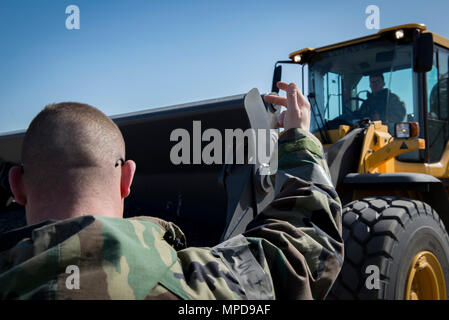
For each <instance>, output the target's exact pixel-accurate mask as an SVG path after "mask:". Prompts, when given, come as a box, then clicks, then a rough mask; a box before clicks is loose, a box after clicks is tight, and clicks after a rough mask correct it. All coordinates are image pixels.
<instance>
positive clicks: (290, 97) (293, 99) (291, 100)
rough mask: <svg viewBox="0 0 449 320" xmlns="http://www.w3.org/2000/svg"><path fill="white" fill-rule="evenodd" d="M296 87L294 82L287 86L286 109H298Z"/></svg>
mask: <svg viewBox="0 0 449 320" xmlns="http://www.w3.org/2000/svg"><path fill="white" fill-rule="evenodd" d="M298 91H299V90H298V88H297V87H296V84H294V83H293V82H292V83H290V84H289V85H288V86H287V109H288V110H291V111H293V110H297V111H299V105H298V98H299V96H298Z"/></svg>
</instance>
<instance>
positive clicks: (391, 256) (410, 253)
mask: <svg viewBox="0 0 449 320" xmlns="http://www.w3.org/2000/svg"><path fill="white" fill-rule="evenodd" d="M343 239H344V243H345V261H344V264H343V268H342V270H341V272H340V274H339V276H338V278H337V280H336V282H335V284H334V285H333V287H332V289H331V291H330V293H329V295H328V299H330V300H333V299H335V300H359V299H361V300H397V299H399V300H402V299H404V298H405V287H406V281H407V276H408V272H409V269H410V266H411V263H412V261H413V258H414V257H415V256H416V255H417V253H418V252H421V251H425V250H427V251H430V252H432V253H433V254H434V255H435V256H436V258H437V259H438V261H439V263H440V265H441V268H442V271H443V275H444V278H445V283H446V296H447V297H449V237H448V234H447V232H446V229H445V227H444V225H443V223H442V221H441V219H440V218H439V216H438V214H437V213H436V212H435V210H433V209H432V208H431V207H430V206H429V205H428V204H426V203H423V202H421V201H416V200H410V199H405V198H395V197H376V198H365V199H360V200H357V201H353V202H351V203H349V204H348V205H346V206H345V207H344V209H343ZM370 265H374V266H378V268H379V271H380V283H379V284H380V286H379V289H376V288H371V290H370V289H368V288H367V286H366V282H367V278H368V277H370V276H371V273H370V272H368V273H367V267H368V266H370ZM370 280H371V279H368V281H370Z"/></svg>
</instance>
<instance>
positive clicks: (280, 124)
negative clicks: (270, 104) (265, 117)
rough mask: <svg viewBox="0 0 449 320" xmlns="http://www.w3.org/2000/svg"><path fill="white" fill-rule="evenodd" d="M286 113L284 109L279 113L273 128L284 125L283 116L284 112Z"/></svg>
mask: <svg viewBox="0 0 449 320" xmlns="http://www.w3.org/2000/svg"><path fill="white" fill-rule="evenodd" d="M286 113H287V110H284V111H282V112H281V114H280V115H279V118H278V120H277V122H276V124H275V125H274V128H275V129H277V128H283V127H284V118H285V114H286Z"/></svg>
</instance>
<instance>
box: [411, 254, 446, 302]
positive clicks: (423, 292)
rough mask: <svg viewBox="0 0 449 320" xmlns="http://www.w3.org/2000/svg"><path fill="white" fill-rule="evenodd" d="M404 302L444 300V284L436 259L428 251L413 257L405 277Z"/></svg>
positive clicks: (441, 271)
mask: <svg viewBox="0 0 449 320" xmlns="http://www.w3.org/2000/svg"><path fill="white" fill-rule="evenodd" d="M405 299H406V300H446V284H445V282H444V275H443V270H442V269H441V265H440V263H439V262H438V259H437V258H436V257H435V255H434V254H433V253H432V252H430V251H421V252H418V254H417V255H416V256H415V257H414V259H413V262H412V264H411V266H410V270H409V272H408V277H407V286H406V289H405Z"/></svg>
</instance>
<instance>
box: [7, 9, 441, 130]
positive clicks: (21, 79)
mask: <svg viewBox="0 0 449 320" xmlns="http://www.w3.org/2000/svg"><path fill="white" fill-rule="evenodd" d="M71 4H74V5H77V6H78V7H79V9H80V17H81V28H80V30H67V29H66V27H65V20H66V17H67V14H66V13H65V8H66V7H67V6H68V5H71ZM370 4H374V5H377V6H378V7H379V8H380V27H381V28H386V27H389V26H393V25H399V24H405V23H410V22H419V23H424V24H426V25H427V26H428V28H429V29H430V30H432V31H434V32H436V33H439V34H441V35H443V36H446V37H449V19H448V18H447V14H448V12H449V1H448V0H432V1H425V2H424V1H417V0H408V1H404V0H395V1H380V0H377V1H374V0H369V1H364V0H363V1H360V0H359V1H352V0H345V1H335V0H315V1H303V0H296V1H288V0H276V1H274V0H273V1H261V0H258V1H256V0H254V1H253V0H251V1H245V0H240V1H235V0H207V1H206V0H205V1H199V0H198V1H196V0H183V1H170V0H167V1H150V0H145V1H143V0H142V1H139V0H126V1H125V0H120V1H118V0H107V1H106V0H70V1H65V0H35V1H31V0H0V40H1V43H0V132H5V131H12V130H18V129H24V128H26V127H27V126H28V124H29V122H30V121H31V119H32V118H33V117H34V116H35V115H36V114H37V113H38V112H39V111H40V110H41V109H42V108H43V107H44V106H45V105H46V104H48V103H52V102H61V101H80V102H86V103H89V104H92V105H94V106H96V107H98V108H99V109H101V110H102V111H103V112H105V113H106V114H107V115H115V114H120V113H127V112H131V111H137V110H143V109H149V108H154V107H161V106H168V105H173V104H178V103H185V102H192V101H197V100H203V99H209V98H218V97H223V96H227V95H234V94H239V93H245V92H247V91H249V90H250V89H252V88H254V87H257V88H258V89H259V90H260V91H261V92H268V91H269V90H270V87H271V78H272V70H273V64H274V62H275V61H276V60H279V59H286V58H288V54H289V53H290V52H292V51H295V50H298V49H300V48H303V47H319V46H322V45H325V44H330V43H333V42H338V41H341V40H346V39H350V38H353V37H359V36H363V35H367V34H371V33H373V32H375V30H368V29H366V27H365V19H366V17H367V15H366V14H365V8H366V7H367V6H368V5H370Z"/></svg>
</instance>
